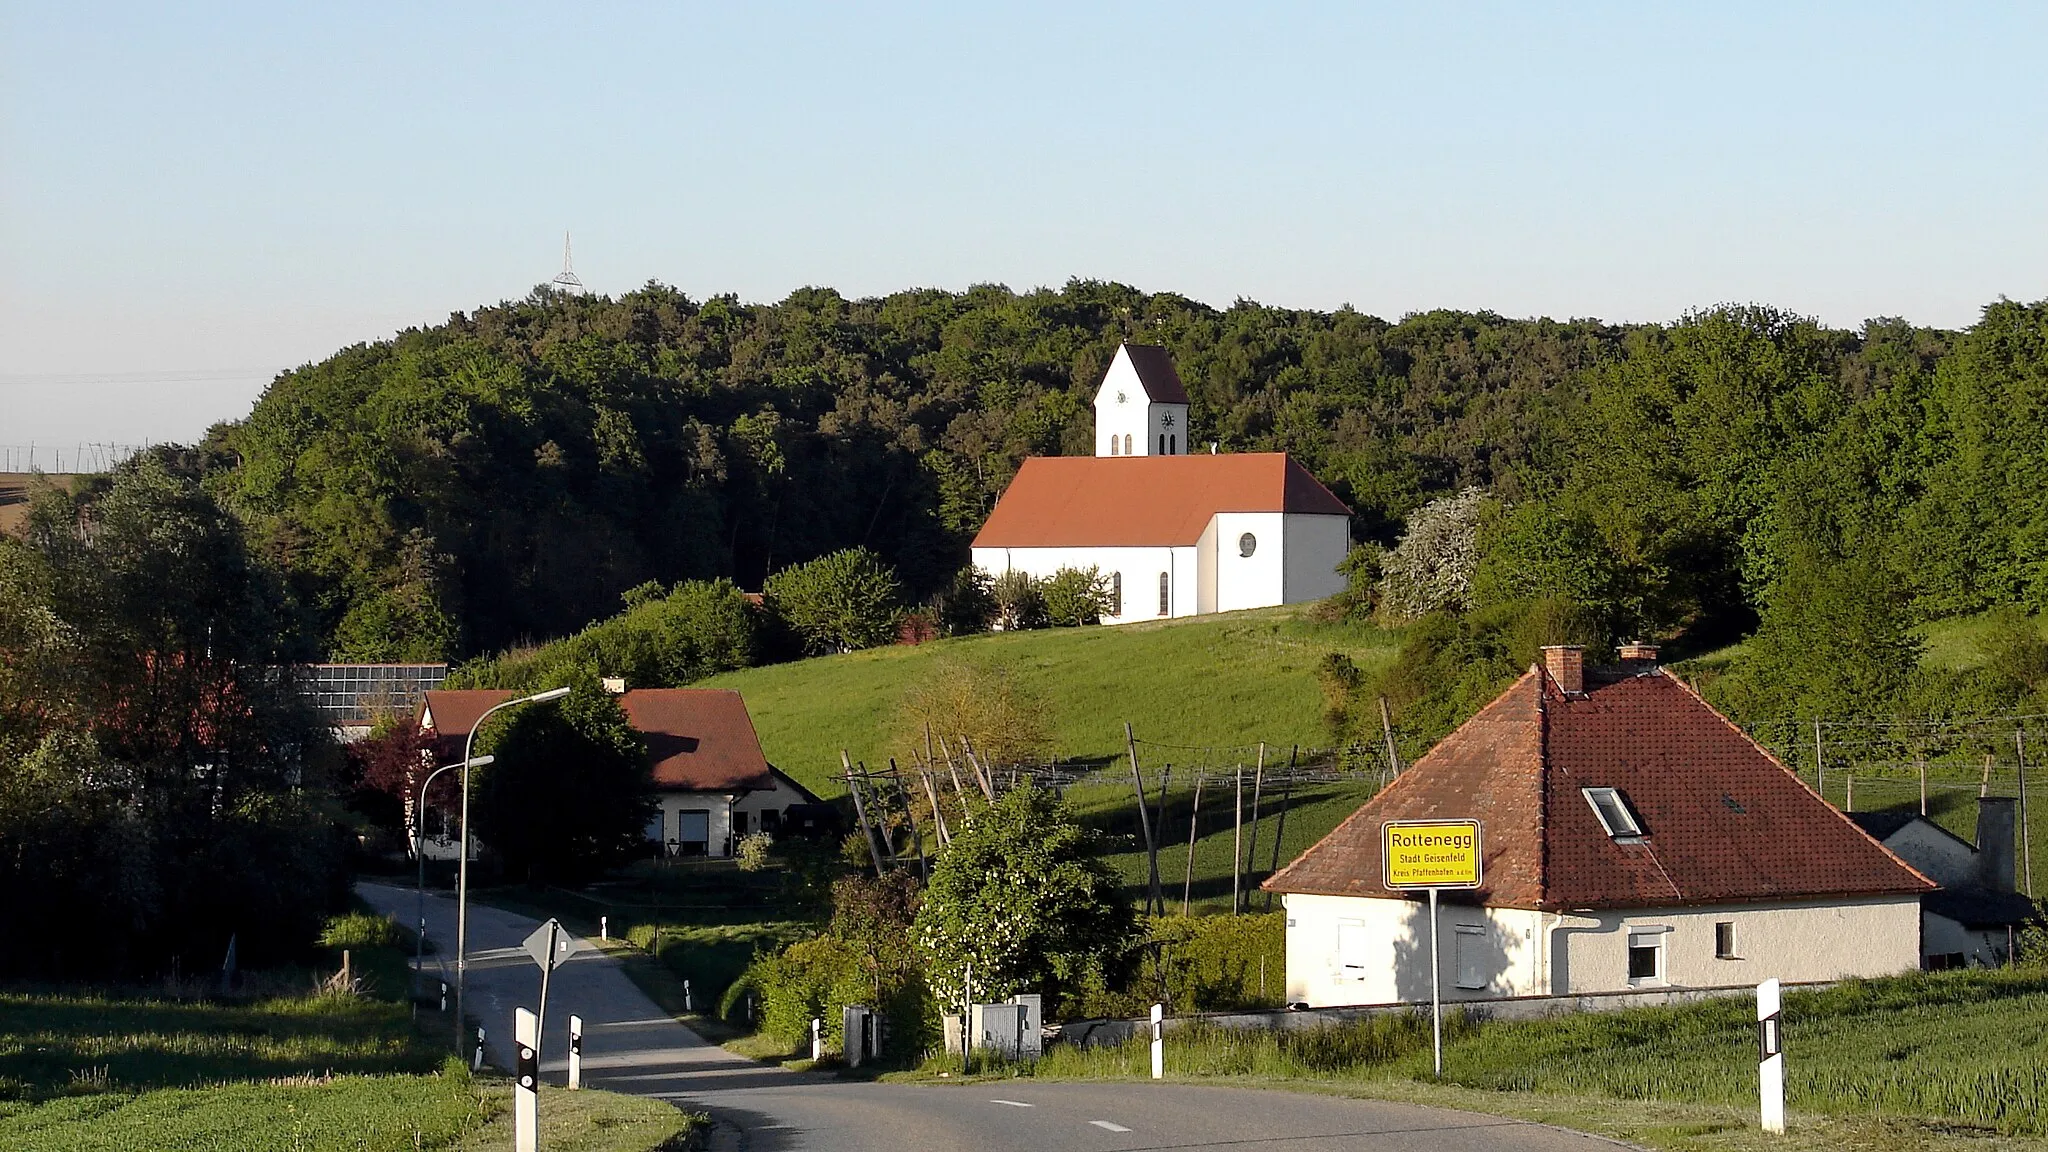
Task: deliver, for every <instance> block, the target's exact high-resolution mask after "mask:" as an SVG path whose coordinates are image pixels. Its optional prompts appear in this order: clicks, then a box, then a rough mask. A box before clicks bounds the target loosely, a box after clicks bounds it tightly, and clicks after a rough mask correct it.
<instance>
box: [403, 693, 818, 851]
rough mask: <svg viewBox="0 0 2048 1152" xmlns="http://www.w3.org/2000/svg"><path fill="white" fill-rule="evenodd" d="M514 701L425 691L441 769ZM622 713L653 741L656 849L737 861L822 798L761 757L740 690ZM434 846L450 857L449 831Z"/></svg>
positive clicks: (666, 699) (628, 707) (644, 702)
mask: <svg viewBox="0 0 2048 1152" xmlns="http://www.w3.org/2000/svg"><path fill="white" fill-rule="evenodd" d="M513 695H515V694H514V693H512V692H506V691H497V690H466V691H436V692H429V693H427V694H426V700H425V702H424V703H423V704H422V705H421V706H420V717H419V720H420V727H421V728H422V729H424V730H426V731H429V732H431V733H433V734H434V735H435V736H436V737H437V744H439V745H440V747H437V749H436V755H438V756H439V757H441V760H440V762H441V763H443V764H453V763H459V762H460V761H461V759H462V740H463V737H464V736H466V735H468V733H469V730H470V728H471V727H472V726H473V725H475V724H476V722H477V719H478V718H479V717H481V716H482V715H483V714H484V712H485V710H486V709H489V708H491V707H493V706H495V705H497V704H501V703H503V702H504V701H506V700H509V699H511V698H512V697H513ZM619 706H620V707H621V708H623V709H624V710H625V713H626V720H627V722H628V723H630V724H631V725H632V726H633V730H634V731H636V732H638V733H640V735H641V737H642V738H643V739H644V740H645V741H646V742H647V753H648V759H649V760H651V761H652V763H653V767H654V788H655V794H656V797H657V799H658V803H659V807H658V808H657V809H656V811H655V812H654V814H653V815H651V816H650V817H649V818H648V822H647V840H648V843H649V845H650V847H651V848H657V849H658V850H659V851H660V852H662V853H664V854H666V855H669V856H730V855H732V852H733V846H734V845H735V844H736V843H737V842H738V840H739V838H740V837H742V836H745V835H746V834H747V833H749V832H753V831H764V832H775V831H777V830H779V829H780V827H781V824H782V818H783V813H784V811H785V810H787V809H788V808H790V807H791V806H792V805H800V804H815V803H817V801H818V798H817V797H816V796H815V795H813V794H812V793H811V792H810V791H809V790H807V789H805V788H804V787H803V785H801V784H798V783H797V782H796V781H794V780H792V779H790V778H789V777H788V776H787V775H784V774H783V773H782V772H781V771H780V770H779V769H777V768H775V767H774V766H772V765H770V764H769V763H768V760H767V757H765V756H764V755H762V753H761V740H760V737H758V736H756V735H755V734H754V721H753V718H752V717H750V716H748V715H747V705H746V702H745V701H743V700H742V699H741V698H740V694H739V693H737V692H733V691H729V690H724V689H714V688H635V689H632V690H631V691H626V692H624V693H623V694H622V695H621V696H620V697H619ZM429 831H430V832H431V831H433V827H432V825H430V826H429ZM428 849H429V851H428V855H429V856H439V857H441V858H447V859H452V858H453V857H454V855H455V850H454V846H453V833H452V830H450V829H446V828H444V829H443V835H442V837H441V839H440V840H439V841H434V840H430V841H429V842H428ZM437 850H438V851H437Z"/></svg>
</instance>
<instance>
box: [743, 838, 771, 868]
mask: <svg viewBox="0 0 2048 1152" xmlns="http://www.w3.org/2000/svg"><path fill="white" fill-rule="evenodd" d="M733 858H734V861H735V862H736V863H737V864H738V865H739V869H740V871H742V872H761V871H765V870H766V869H767V868H768V866H769V865H770V864H773V863H774V862H775V837H773V836H771V835H769V834H768V833H766V832H749V833H747V834H746V835H745V836H742V837H740V842H739V844H738V846H737V847H736V848H735V850H734V851H733Z"/></svg>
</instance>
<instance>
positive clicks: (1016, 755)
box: [897, 658, 1053, 764]
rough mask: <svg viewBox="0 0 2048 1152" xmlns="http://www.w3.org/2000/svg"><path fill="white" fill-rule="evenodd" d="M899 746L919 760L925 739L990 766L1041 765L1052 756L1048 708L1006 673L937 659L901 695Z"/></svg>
mask: <svg viewBox="0 0 2048 1152" xmlns="http://www.w3.org/2000/svg"><path fill="white" fill-rule="evenodd" d="M899 715H900V717H901V719H900V721H899V722H898V725H897V729H898V742H899V744H900V746H902V747H903V748H906V749H908V750H909V751H910V752H911V753H912V754H913V755H922V754H923V752H924V747H925V743H924V741H925V736H926V734H927V733H930V734H931V735H933V736H935V737H937V738H938V739H939V740H943V741H944V742H945V743H946V746H947V747H949V748H951V749H952V750H953V752H954V754H955V755H958V754H959V752H960V750H961V749H960V741H961V740H962V739H965V740H966V741H968V742H969V743H970V744H972V745H973V746H974V752H975V754H976V755H977V756H979V757H981V758H982V760H983V761H984V762H985V763H989V764H1043V763H1044V762H1045V761H1046V758H1047V757H1048V756H1050V755H1051V752H1052V723H1053V719H1052V718H1053V712H1052V707H1051V705H1050V704H1048V703H1047V702H1046V701H1045V700H1044V699H1043V698H1042V697H1040V696H1039V695H1037V694H1036V693H1034V692H1032V691H1031V690H1030V689H1029V688H1027V687H1026V686H1024V685H1022V684H1019V683H1018V682H1017V680H1016V678H1015V677H1013V676H1011V675H1010V674H1009V672H1007V671H1006V670H1004V669H1002V668H1000V667H997V666H994V665H990V664H978V663H970V662H968V661H965V660H956V659H950V658H947V659H940V660H937V661H934V662H933V664H932V666H931V670H930V671H928V672H926V673H925V675H924V677H923V678H922V679H920V680H919V681H918V682H917V683H915V684H913V685H911V687H910V690H909V691H907V692H905V693H904V694H903V703H902V705H901V709H900V713H899Z"/></svg>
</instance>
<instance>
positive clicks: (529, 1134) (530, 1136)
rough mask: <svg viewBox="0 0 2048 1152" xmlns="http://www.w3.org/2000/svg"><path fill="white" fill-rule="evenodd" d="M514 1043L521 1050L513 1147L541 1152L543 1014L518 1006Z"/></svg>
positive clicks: (514, 1089) (515, 1081) (516, 1070)
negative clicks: (541, 1034)
mask: <svg viewBox="0 0 2048 1152" xmlns="http://www.w3.org/2000/svg"><path fill="white" fill-rule="evenodd" d="M512 1042H513V1044H514V1045H516V1046H517V1048H518V1050H519V1054H518V1059H517V1060H516V1061H515V1065H516V1066H515V1068H514V1072H513V1080H512V1147H513V1150H514V1152H539V1149H540V1017H538V1016H535V1015H534V1014H533V1013H532V1012H529V1011H527V1010H526V1009H524V1008H519V1009H515V1010H514V1011H513V1016H512Z"/></svg>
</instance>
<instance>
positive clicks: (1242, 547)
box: [1237, 532, 1259, 556]
mask: <svg viewBox="0 0 2048 1152" xmlns="http://www.w3.org/2000/svg"><path fill="white" fill-rule="evenodd" d="M1258 550H1259V538H1258V537H1257V536H1254V535H1252V534H1251V533H1249V532H1247V533H1245V534H1244V535H1242V536H1239V537H1238V538H1237V554H1238V555H1239V556H1249V555H1251V554H1252V553H1254V552H1257V551H1258Z"/></svg>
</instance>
